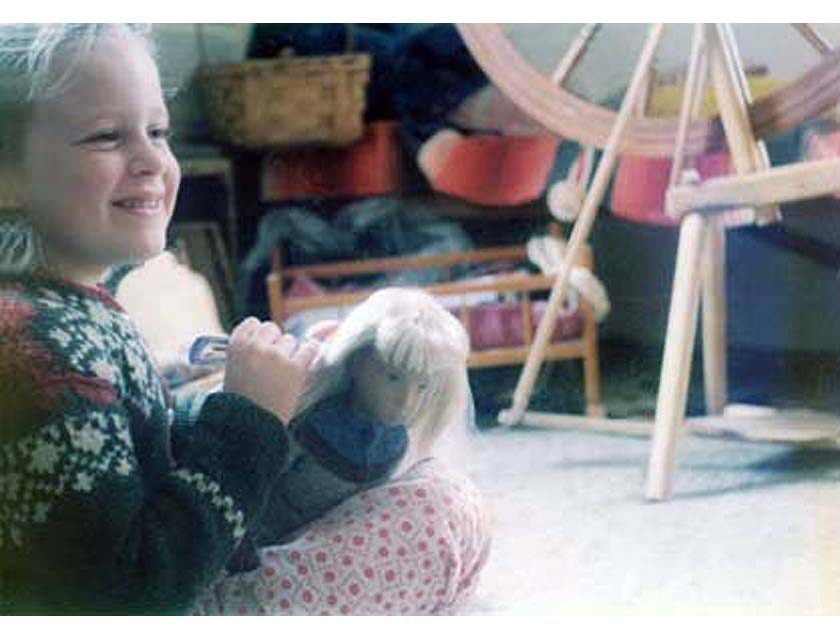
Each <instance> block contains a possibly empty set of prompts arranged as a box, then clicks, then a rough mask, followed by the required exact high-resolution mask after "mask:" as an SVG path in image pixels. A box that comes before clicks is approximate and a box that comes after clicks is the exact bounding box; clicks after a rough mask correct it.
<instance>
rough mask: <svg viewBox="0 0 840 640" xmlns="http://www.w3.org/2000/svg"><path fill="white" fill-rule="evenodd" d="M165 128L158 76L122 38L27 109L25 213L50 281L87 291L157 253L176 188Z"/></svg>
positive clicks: (118, 34) (100, 44)
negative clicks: (117, 268)
mask: <svg viewBox="0 0 840 640" xmlns="http://www.w3.org/2000/svg"><path fill="white" fill-rule="evenodd" d="M59 64H60V63H59ZM168 128H169V115H168V112H167V110H166V106H165V104H164V101H163V94H162V91H161V87H160V80H159V77H158V71H157V67H156V65H155V63H154V61H153V60H152V58H151V56H150V55H149V53H148V51H147V50H146V48H145V45H144V43H143V42H142V41H141V40H140V39H139V38H138V37H137V36H135V35H133V34H130V33H128V32H127V31H125V30H122V29H116V28H115V29H113V30H112V31H110V32H108V33H106V34H104V35H103V36H102V37H101V38H100V39H99V40H97V42H96V44H95V45H94V47H93V50H92V51H91V52H90V55H89V56H88V57H87V58H86V60H85V61H84V62H83V64H82V65H81V66H80V68H79V69H78V70H77V73H76V76H75V79H74V81H73V84H72V85H70V87H69V89H68V90H66V91H64V92H63V93H61V94H60V95H59V96H57V97H55V98H51V99H48V100H44V101H42V102H38V103H36V104H35V105H34V107H33V118H32V128H31V131H30V135H29V137H28V140H27V145H26V160H27V169H28V178H29V181H30V185H29V189H30V197H29V204H30V210H31V215H32V222H33V225H34V226H35V228H36V230H37V231H38V233H39V236H40V238H41V241H42V245H43V249H44V255H45V261H46V266H47V269H48V270H49V271H51V272H53V273H56V274H57V275H60V276H62V277H64V278H67V279H69V280H73V281H76V282H79V283H81V284H95V283H96V282H98V281H99V280H100V279H101V278H102V276H103V275H104V273H105V271H106V270H107V269H108V268H110V267H111V266H114V265H116V264H120V263H124V262H130V261H141V260H145V259H147V258H150V257H152V256H154V255H156V254H158V253H160V252H161V251H162V250H163V248H164V246H165V239H166V227H167V225H168V223H169V219H170V218H171V216H172V210H173V207H174V205H175V198H176V194H177V190H178V184H179V182H180V170H179V168H178V164H177V162H176V160H175V158H174V156H173V155H172V152H171V151H170V149H169V143H168V140H167V137H168Z"/></svg>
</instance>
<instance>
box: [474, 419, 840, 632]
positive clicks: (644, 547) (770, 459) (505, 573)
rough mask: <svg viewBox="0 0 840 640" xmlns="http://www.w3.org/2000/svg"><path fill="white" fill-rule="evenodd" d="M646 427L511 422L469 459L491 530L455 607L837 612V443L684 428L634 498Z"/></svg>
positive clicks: (486, 610) (482, 611)
mask: <svg viewBox="0 0 840 640" xmlns="http://www.w3.org/2000/svg"><path fill="white" fill-rule="evenodd" d="M647 453H648V440H647V439H645V438H631V437H624V436H615V435H598V434H592V433H581V432H573V431H549V430H539V429H524V428H517V429H516V430H503V429H494V430H490V431H486V432H484V433H481V434H479V435H478V436H477V437H476V440H475V442H474V448H473V459H472V463H471V465H470V468H471V470H472V472H473V477H474V478H475V480H476V482H477V483H478V485H479V487H480V488H481V489H482V491H483V493H484V495H485V498H486V500H487V503H488V507H489V509H490V511H491V513H492V516H493V522H494V524H493V528H494V541H493V548H492V552H491V555H490V560H489V562H488V565H487V567H486V568H485V571H484V574H483V576H482V579H481V582H480V583H479V587H478V591H477V593H476V595H475V597H474V598H473V600H472V601H471V602H470V603H469V605H468V606H467V608H466V609H465V610H464V613H465V614H468V615H470V614H472V615H498V614H568V613H584V614H760V615H779V614H791V615H795V614H834V615H836V614H840V452H838V451H825V450H823V451H820V450H803V449H798V448H795V447H791V446H786V445H779V444H767V443H761V444H754V443H746V442H741V441H733V440H723V439H712V438H707V437H699V436H688V437H685V438H683V439H682V440H681V442H680V445H679V447H678V451H677V462H678V465H677V472H676V478H675V491H674V496H673V497H672V499H671V500H669V501H667V502H655V503H654V502H647V501H646V500H645V499H644V474H645V468H646V464H647Z"/></svg>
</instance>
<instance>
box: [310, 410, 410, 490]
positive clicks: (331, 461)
mask: <svg viewBox="0 0 840 640" xmlns="http://www.w3.org/2000/svg"><path fill="white" fill-rule="evenodd" d="M294 433H295V436H296V438H297V440H298V441H299V442H300V443H301V445H302V446H303V447H304V448H305V449H306V450H307V451H308V452H309V453H310V454H311V455H312V456H313V457H314V458H316V459H317V460H318V462H319V463H320V464H322V465H323V466H324V467H326V468H328V469H329V470H330V471H332V472H333V473H335V474H336V475H338V476H339V477H341V478H344V479H347V480H352V481H353V482H369V481H371V480H375V479H378V478H381V477H382V476H384V475H385V474H387V473H389V472H390V471H391V470H393V469H394V468H395V467H396V465H397V463H398V462H399V461H400V459H401V458H402V457H403V455H405V451H406V449H407V448H408V433H407V431H406V429H405V427H403V426H397V427H391V426H385V425H383V424H380V423H378V422H375V421H373V420H371V419H369V418H368V417H366V416H364V415H362V414H360V413H358V412H357V411H355V410H354V409H353V407H352V404H351V401H350V398H349V397H348V396H346V395H340V396H336V397H334V398H329V399H327V400H324V401H323V402H321V403H320V404H318V405H317V406H316V407H314V408H313V409H312V411H310V412H308V413H307V415H306V416H305V419H304V420H302V421H301V423H300V424H299V425H296V426H295V431H294Z"/></svg>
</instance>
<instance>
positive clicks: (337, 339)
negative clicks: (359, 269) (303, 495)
mask: <svg viewBox="0 0 840 640" xmlns="http://www.w3.org/2000/svg"><path fill="white" fill-rule="evenodd" d="M368 348H372V349H373V350H375V351H376V353H377V354H378V355H379V356H380V357H381V358H382V360H383V361H384V362H386V363H387V364H388V365H389V366H390V367H393V368H394V369H396V370H399V371H401V372H404V373H406V374H408V375H416V376H422V377H423V378H424V379H425V380H427V381H428V385H429V386H428V388H427V389H426V390H425V391H424V392H423V394H422V396H421V400H420V402H421V406H419V407H416V408H414V410H413V411H412V412H411V414H410V417H409V418H408V423H409V424H406V425H405V427H406V428H407V429H408V433H409V441H410V445H409V451H408V454H407V455H406V458H405V461H404V464H403V465H402V467H403V468H405V467H406V466H407V465H408V464H411V463H413V462H415V461H417V460H419V459H422V458H424V457H428V456H429V455H431V454H432V453H434V454H435V455H443V456H444V457H449V458H458V457H460V456H462V455H463V446H464V439H465V437H466V435H467V433H468V431H469V430H470V429H472V427H473V420H474V417H473V403H472V395H471V394H470V387H469V378H468V374H467V356H468V355H469V349H470V347H469V338H468V336H467V334H466V332H465V331H464V328H463V327H462V326H461V323H460V322H459V321H458V320H457V319H456V318H455V317H454V316H453V315H452V314H451V313H450V312H449V311H447V310H446V309H445V308H444V307H443V306H442V305H441V304H440V303H439V302H438V301H437V300H436V299H435V298H434V297H432V296H431V295H429V294H428V293H426V292H424V291H422V290H420V289H412V288H405V287H388V288H385V289H380V290H379V291H377V292H375V293H373V294H372V295H371V296H370V297H368V298H367V299H366V300H365V301H364V302H362V303H361V304H359V305H358V306H357V307H355V308H354V309H353V310H352V311H351V312H350V314H349V315H348V316H347V317H346V318H344V320H343V321H342V322H341V324H340V325H339V327H338V329H337V330H336V332H335V333H334V334H333V335H332V336H331V337H330V339H329V340H328V341H327V342H326V343H325V344H324V346H323V348H322V350H321V353H320V355H319V357H318V359H317V360H316V362H315V365H314V368H313V371H312V374H311V376H310V378H309V385H308V387H307V388H306V389H305V391H304V393H303V396H302V398H301V403H300V409H299V412H305V411H306V410H307V409H308V408H310V407H312V406H313V405H314V404H316V403H317V402H319V401H320V400H322V399H324V398H327V397H329V396H332V395H335V394H338V393H342V392H344V391H347V390H349V385H350V379H351V375H350V373H351V372H350V369H349V368H350V367H351V366H352V363H353V357H354V355H356V354H360V353H363V352H364V350H365V349H368Z"/></svg>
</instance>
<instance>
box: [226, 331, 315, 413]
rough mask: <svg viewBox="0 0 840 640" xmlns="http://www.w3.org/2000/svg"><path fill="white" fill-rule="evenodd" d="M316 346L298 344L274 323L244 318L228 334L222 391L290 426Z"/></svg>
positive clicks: (310, 341)
mask: <svg viewBox="0 0 840 640" xmlns="http://www.w3.org/2000/svg"><path fill="white" fill-rule="evenodd" d="M317 353H318V343H317V342H316V341H314V340H310V339H305V340H303V342H301V343H300V344H298V343H297V340H295V338H293V337H292V336H291V335H289V334H284V333H283V332H282V330H281V329H280V327H278V326H277V325H276V324H274V323H273V322H260V321H259V320H257V319H256V318H246V319H245V320H243V321H242V322H241V323H240V324H239V325H237V326H236V328H234V330H233V332H232V333H231V334H230V344H229V345H228V349H227V364H226V365H225V383H224V390H225V391H228V392H231V393H238V394H239V395H242V396H244V397H246V398H248V399H249V400H251V401H252V402H254V403H256V404H258V405H259V406H261V407H262V408H264V409H267V410H268V411H271V412H272V413H273V414H274V415H276V416H277V417H278V418H280V420H281V421H282V422H283V424H286V425H287V424H289V421H290V420H291V418H292V416H293V415H294V413H295V409H296V408H297V404H298V401H299V399H300V394H301V391H302V390H303V387H304V385H305V384H306V378H307V375H308V370H309V365H310V364H311V363H312V360H313V359H314V358H315V356H316V355H317Z"/></svg>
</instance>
